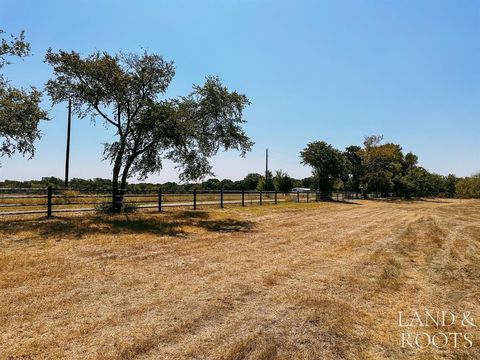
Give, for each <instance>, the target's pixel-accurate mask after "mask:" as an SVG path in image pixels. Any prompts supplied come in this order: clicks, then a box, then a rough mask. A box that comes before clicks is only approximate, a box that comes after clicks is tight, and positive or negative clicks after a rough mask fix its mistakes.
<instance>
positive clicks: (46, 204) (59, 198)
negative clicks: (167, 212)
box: [0, 187, 378, 217]
mask: <svg viewBox="0 0 480 360" xmlns="http://www.w3.org/2000/svg"><path fill="white" fill-rule="evenodd" d="M19 190H21V191H22V193H19ZM28 191H33V192H37V193H35V194H29V193H28ZM5 192H7V193H5ZM9 192H10V193H9ZM11 192H14V194H12V193H11ZM85 192H90V194H85V193H83V194H82V193H81V192H80V191H78V190H71V189H54V188H52V187H48V188H24V189H18V188H16V189H12V188H0V216H2V215H23V214H45V215H46V216H47V217H52V216H53V214H54V213H66V212H86V211H99V210H100V208H101V207H102V206H108V204H110V205H111V206H115V204H119V205H120V206H130V207H133V208H140V209H149V208H151V209H157V211H158V212H162V211H163V210H164V209H165V208H168V207H184V208H189V209H193V210H197V209H198V208H199V207H210V206H218V207H220V208H224V207H225V205H240V206H247V205H264V204H274V205H276V204H278V203H280V202H298V203H301V202H306V203H309V202H318V201H346V200H350V199H359V198H360V194H358V193H354V192H346V191H333V192H327V191H296V192H288V193H281V192H277V191H253V190H223V189H222V190H193V191H184V192H180V193H164V192H162V189H161V188H159V189H158V191H157V192H144V193H137V192H131V191H126V190H124V191H122V192H120V193H116V194H114V193H113V191H85ZM91 192H96V194H91ZM2 193H3V194H2ZM15 193H16V194H18V195H16V194H15ZM377 195H378V194H368V195H367V196H365V195H362V198H375V197H376V196H377Z"/></svg>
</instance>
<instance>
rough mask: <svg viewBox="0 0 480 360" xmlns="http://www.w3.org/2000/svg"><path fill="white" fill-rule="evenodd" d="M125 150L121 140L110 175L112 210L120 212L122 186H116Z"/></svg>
mask: <svg viewBox="0 0 480 360" xmlns="http://www.w3.org/2000/svg"><path fill="white" fill-rule="evenodd" d="M124 151H125V142H124V141H123V140H121V145H120V150H119V151H118V154H117V157H116V158H115V163H114V166H113V175H112V212H113V213H116V214H118V213H121V212H122V204H123V194H124V190H125V189H124V187H123V186H121V187H120V188H119V186H118V178H119V176H120V169H121V167H122V158H123V154H124Z"/></svg>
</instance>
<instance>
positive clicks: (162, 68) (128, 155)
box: [46, 49, 253, 192]
mask: <svg viewBox="0 0 480 360" xmlns="http://www.w3.org/2000/svg"><path fill="white" fill-rule="evenodd" d="M46 62H47V63H48V64H50V65H51V66H53V70H54V75H55V76H54V78H53V79H51V80H49V81H48V82H47V85H46V89H47V92H48V94H49V95H50V97H51V98H52V101H53V103H54V104H57V103H59V102H63V101H66V100H71V101H72V104H73V110H74V112H76V113H77V115H79V117H85V116H87V115H90V116H91V117H92V118H93V119H97V118H100V119H102V120H103V121H104V123H105V124H106V125H107V126H112V127H113V128H114V129H115V131H116V140H115V141H114V142H112V143H108V144H105V150H104V156H105V159H108V160H110V161H111V163H112V165H113V171H112V183H113V188H114V191H117V192H118V191H120V192H121V191H122V189H124V188H125V186H126V183H127V179H128V178H129V177H130V176H132V175H137V176H138V177H139V178H140V179H142V178H145V177H146V176H147V175H148V174H150V173H153V172H158V171H160V170H161V169H162V160H164V159H169V160H172V161H173V162H175V163H176V164H177V166H178V168H179V169H180V170H181V173H180V178H181V179H182V180H184V181H188V180H195V179H199V178H202V177H204V176H206V175H211V174H212V171H211V166H210V164H209V161H208V159H209V157H211V156H213V155H215V154H216V153H217V152H218V151H219V149H221V148H222V149H223V150H229V149H236V150H239V151H240V153H241V155H242V156H244V155H245V153H246V152H247V151H249V150H250V149H251V146H252V145H253V142H252V141H251V140H250V139H249V138H248V136H247V135H246V134H245V132H244V130H243V129H242V124H243V123H244V122H245V120H244V118H243V110H244V108H245V106H247V105H248V104H249V101H248V99H247V97H246V96H245V95H243V94H239V93H237V92H236V91H232V92H231V91H229V90H228V89H227V88H226V87H225V86H224V85H223V84H222V83H221V81H220V79H219V78H218V77H213V76H212V77H207V79H206V81H205V83H204V84H203V85H201V86H200V85H194V87H193V90H192V92H191V93H190V94H188V95H186V96H182V97H179V98H174V99H166V98H163V96H164V95H165V92H166V90H167V88H168V86H169V84H170V82H171V80H172V78H173V76H174V75H175V68H174V64H173V62H170V61H166V60H164V59H163V57H161V56H160V55H157V54H149V53H148V52H144V53H143V54H140V55H138V54H125V53H119V54H115V55H110V54H108V53H106V52H95V53H93V54H91V55H89V56H87V57H85V58H82V57H81V56H80V54H78V53H76V52H73V51H72V52H65V51H59V52H53V51H52V50H51V49H50V50H49V51H48V52H47V55H46Z"/></svg>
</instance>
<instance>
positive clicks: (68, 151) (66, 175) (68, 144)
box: [65, 100, 72, 188]
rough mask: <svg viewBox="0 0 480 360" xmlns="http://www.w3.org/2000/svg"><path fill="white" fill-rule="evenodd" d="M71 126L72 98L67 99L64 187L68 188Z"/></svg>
mask: <svg viewBox="0 0 480 360" xmlns="http://www.w3.org/2000/svg"><path fill="white" fill-rule="evenodd" d="M71 127H72V100H68V125H67V153H66V156H65V188H68V168H69V166H70V130H71Z"/></svg>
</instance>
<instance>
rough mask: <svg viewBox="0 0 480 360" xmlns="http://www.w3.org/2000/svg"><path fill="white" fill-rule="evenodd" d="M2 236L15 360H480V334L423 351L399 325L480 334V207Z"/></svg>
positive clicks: (92, 224)
mask: <svg viewBox="0 0 480 360" xmlns="http://www.w3.org/2000/svg"><path fill="white" fill-rule="evenodd" d="M0 238H1V240H0V358H1V359H9V358H11V359H17V358H18V359H29V358H33V359H36V358H38V359H48V358H72V359H133V358H136V359H411V358H415V359H435V358H439V359H440V358H442V359H444V358H447V359H478V358H480V350H479V349H480V347H479V346H480V336H479V335H480V333H478V334H477V333H476V331H478V330H476V329H474V330H473V331H472V330H471V329H470V330H469V332H473V333H474V335H475V338H474V343H473V347H471V348H469V349H463V348H462V346H460V347H459V348H456V349H455V348H453V345H449V346H448V347H447V348H445V349H441V350H437V349H433V348H432V347H429V348H426V349H422V350H413V349H402V348H401V347H400V334H401V332H402V331H404V329H402V328H400V327H399V326H398V312H399V311H404V312H411V311H423V310H425V309H428V310H430V311H441V310H449V311H452V312H455V313H462V312H463V311H470V312H471V313H472V316H473V317H474V318H475V320H478V322H479V323H480V303H479V297H480V291H479V289H480V288H479V284H480V201H473V200H440V199H439V200H429V201H410V202H404V201H399V202H376V201H357V200H356V201H354V202H353V203H351V204H346V203H314V204H282V205H277V206H275V205H268V206H262V207H259V206H255V207H247V208H241V207H230V208H227V209H223V210H220V209H212V210H208V211H197V212H188V211H187V212H185V211H179V210H177V211H173V210H172V211H169V212H166V213H162V214H137V215H129V216H128V217H126V216H114V217H108V216H95V215H85V214H83V215H78V216H73V215H72V216H62V217H59V218H56V219H53V220H46V219H38V218H37V219H32V218H30V219H28V218H23V219H20V218H3V219H1V220H0ZM477 318H478V319H477ZM448 330H449V331H454V330H455V331H458V332H465V329H462V327H461V326H460V324H455V325H454V326H453V327H450V328H449V329H448ZM421 331H426V332H429V333H432V334H433V333H435V332H438V331H439V330H438V329H435V328H431V327H430V328H426V329H423V330H421ZM459 344H460V343H459ZM461 345H463V343H461Z"/></svg>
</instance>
